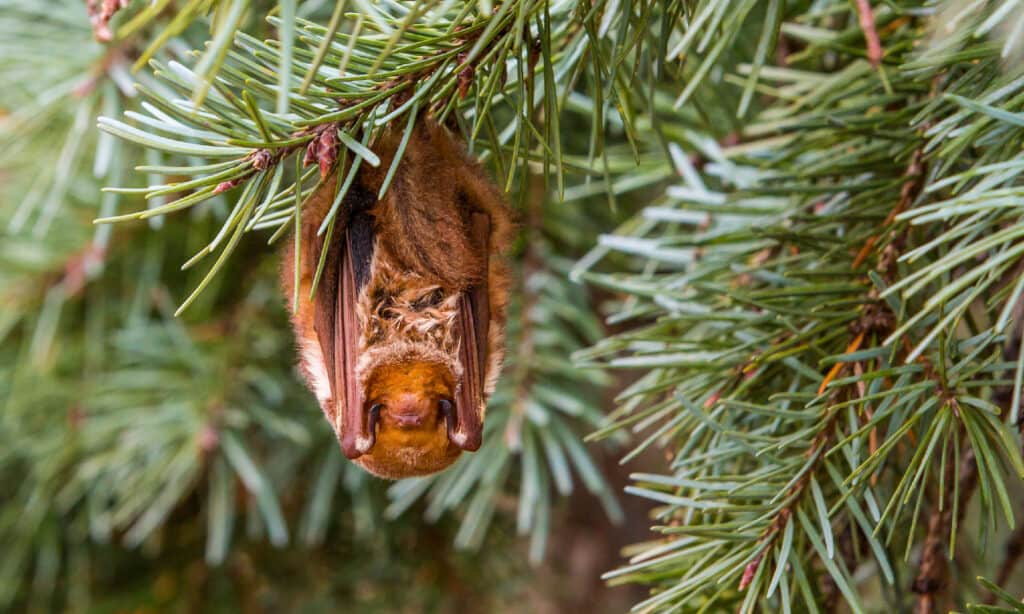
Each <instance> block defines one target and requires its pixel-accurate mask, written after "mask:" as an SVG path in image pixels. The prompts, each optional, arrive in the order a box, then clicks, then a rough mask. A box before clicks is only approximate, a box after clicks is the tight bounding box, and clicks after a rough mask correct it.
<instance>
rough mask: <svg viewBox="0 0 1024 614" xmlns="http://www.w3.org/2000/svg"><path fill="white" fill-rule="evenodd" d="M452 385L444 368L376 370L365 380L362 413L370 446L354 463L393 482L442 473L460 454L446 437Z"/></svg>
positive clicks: (411, 365)
mask: <svg viewBox="0 0 1024 614" xmlns="http://www.w3.org/2000/svg"><path fill="white" fill-rule="evenodd" d="M456 388H457V382H456V378H455V375H454V374H453V373H452V371H451V369H450V368H449V367H448V366H447V365H444V364H440V363H434V362H423V361H411V362H404V363H397V364H394V363H393V364H384V365H380V366H378V367H377V368H376V369H374V370H373V371H372V372H371V373H370V376H369V378H368V379H367V384H366V389H365V391H364V397H363V398H364V403H363V411H365V412H367V414H368V416H369V420H368V428H369V430H370V433H369V435H370V437H371V438H373V440H374V442H373V446H372V447H371V448H370V450H369V451H367V452H366V453H364V454H362V455H360V456H359V457H358V458H356V459H354V460H355V462H357V463H359V464H360V465H361V466H362V467H363V468H364V469H366V470H367V471H369V472H370V473H373V474H375V475H378V476H380V477H385V478H391V479H398V478H405V477H412V476H417V475H427V474H430V473H435V472H437V471H441V470H442V469H445V468H447V467H448V466H449V465H451V464H452V463H453V462H455V459H456V458H458V456H459V454H460V453H461V452H462V449H461V448H460V447H459V446H458V445H456V444H455V443H453V442H452V439H451V437H449V431H450V429H451V425H452V422H453V420H454V413H453V412H454V403H455V395H456Z"/></svg>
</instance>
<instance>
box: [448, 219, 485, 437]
mask: <svg viewBox="0 0 1024 614" xmlns="http://www.w3.org/2000/svg"><path fill="white" fill-rule="evenodd" d="M490 231H491V220H490V216H488V215H487V214H486V213H479V212H474V213H473V214H472V215H471V219H470V233H471V237H470V238H471V239H472V241H473V243H474V244H475V247H476V248H477V249H478V250H479V252H478V253H480V254H483V257H484V258H485V261H484V271H487V262H486V258H487V257H488V240H489V237H490ZM490 320H491V318H490V296H489V292H488V277H487V275H484V277H483V279H482V281H480V282H479V283H477V284H476V285H474V286H473V287H471V288H469V289H467V290H466V291H464V292H463V293H462V295H461V296H460V297H459V321H458V331H459V337H460V340H459V341H460V342H459V359H460V362H461V363H462V382H461V385H460V386H459V389H458V392H457V398H456V399H455V414H456V417H457V420H456V423H455V424H451V423H449V425H448V438H449V439H450V440H451V442H452V443H454V444H455V445H457V446H458V447H460V448H462V449H463V450H467V451H470V452H472V451H475V450H477V449H479V448H480V444H481V442H482V441H483V412H484V386H485V383H486V382H485V377H486V371H487V347H488V344H487V337H488V332H489V331H488V329H489V325H490Z"/></svg>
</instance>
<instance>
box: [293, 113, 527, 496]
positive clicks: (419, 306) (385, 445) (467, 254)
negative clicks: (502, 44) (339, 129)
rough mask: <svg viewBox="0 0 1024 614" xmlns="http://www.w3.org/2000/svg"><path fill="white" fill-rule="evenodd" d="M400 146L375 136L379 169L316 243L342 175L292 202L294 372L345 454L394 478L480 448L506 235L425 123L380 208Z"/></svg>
mask: <svg viewBox="0 0 1024 614" xmlns="http://www.w3.org/2000/svg"><path fill="white" fill-rule="evenodd" d="M330 136H331V137H333V133H330ZM400 141H401V134H399V133H395V132H386V133H384V134H383V135H381V136H380V137H378V139H377V140H376V142H375V143H373V144H372V145H371V148H372V149H373V151H374V153H376V154H377V155H378V157H380V159H381V162H380V164H379V166H378V167H376V168H374V167H371V166H369V165H368V164H366V163H364V164H362V165H361V166H360V167H359V169H358V170H357V173H356V175H355V179H354V181H353V183H352V185H351V186H350V188H349V190H348V191H347V192H346V194H345V196H344V199H343V200H342V203H341V207H340V209H339V210H338V213H337V217H336V221H335V227H334V229H333V232H331V233H324V235H322V236H318V235H317V231H318V229H319V228H320V226H321V223H322V222H323V220H324V219H325V217H326V215H327V213H328V211H329V210H330V207H331V205H332V203H333V201H334V199H335V195H336V193H337V180H338V179H337V177H338V173H339V172H340V171H333V172H331V173H329V174H328V176H327V177H326V178H325V179H324V181H323V182H322V183H321V185H320V187H319V188H318V189H317V190H316V191H315V192H314V193H313V194H312V195H311V196H310V197H309V198H308V199H307V200H306V202H305V203H303V205H302V211H301V224H300V228H299V232H300V233H301V241H300V243H299V247H300V253H299V254H298V257H299V275H298V283H299V302H298V306H297V308H295V309H294V311H293V313H292V324H293V326H294V328H295V334H296V336H297V338H298V345H299V353H300V366H301V370H302V372H303V374H304V376H305V379H306V381H307V383H308V385H309V387H310V389H311V390H312V391H313V392H314V393H315V394H316V397H317V399H318V401H319V402H320V406H321V408H322V409H323V412H324V416H325V417H326V418H327V421H328V422H329V423H330V424H331V426H332V427H333V428H334V431H335V434H336V435H337V437H338V440H339V442H340V444H341V449H342V451H343V452H344V453H345V456H347V457H348V458H350V459H352V460H354V461H355V462H356V463H358V464H359V465H361V466H362V467H363V468H365V469H366V470H367V471H369V472H370V473H373V474H375V475H378V476H381V477H385V478H392V479H397V478H403V477H409V476H417V475H426V474H430V473H434V472H437V471H441V470H442V469H445V468H446V467H448V466H449V465H451V464H452V463H453V462H454V461H455V459H456V458H458V456H459V455H460V454H461V453H462V451H464V450H465V451H475V450H477V449H478V448H479V447H480V444H481V441H482V438H483V420H484V413H485V409H486V403H487V399H488V397H489V396H490V394H491V392H493V390H494V386H495V383H496V381H497V378H498V373H499V371H500V369H501V362H502V358H503V355H504V336H505V317H506V307H507V303H508V286H509V282H508V272H507V269H506V266H505V262H504V259H503V254H504V252H505V250H506V248H507V247H508V245H509V243H510V242H511V239H512V236H513V232H514V229H513V223H512V219H511V216H510V213H509V210H508V208H507V207H506V205H505V204H504V202H503V200H502V196H501V193H500V192H499V191H498V189H497V188H496V187H494V186H493V185H492V184H491V183H490V181H488V179H487V177H486V175H485V174H484V172H483V170H482V169H481V168H480V167H479V166H478V164H477V163H476V162H474V161H473V160H471V159H470V158H469V157H468V156H467V154H466V153H465V152H464V150H463V148H462V146H461V144H460V143H458V142H456V141H455V140H454V139H453V137H452V136H450V135H449V134H448V133H447V131H446V129H445V128H443V127H441V126H439V125H437V124H435V123H433V122H431V121H429V120H426V119H422V118H421V119H420V120H418V124H417V125H416V127H415V128H414V130H413V133H412V134H411V135H410V136H409V141H408V143H407V145H406V147H405V150H404V153H403V155H402V156H401V160H400V162H399V165H398V167H397V169H396V172H395V174H394V177H393V178H392V181H391V183H390V184H389V186H388V188H387V190H386V193H385V195H384V196H383V197H382V198H378V196H377V195H378V193H379V191H380V188H381V185H382V184H383V182H384V180H385V174H386V172H387V169H388V168H389V167H390V166H391V161H392V160H393V159H394V157H395V155H396V151H397V150H398V148H399V143H400ZM333 143H334V141H333V138H332V140H331V141H330V143H329V145H330V146H333ZM321 146H322V145H321ZM322 170H324V169H322ZM328 234H329V235H330V238H329V242H328V244H327V246H326V249H327V254H326V260H325V264H324V268H323V271H322V273H321V277H320V280H319V283H318V284H317V287H316V290H315V294H314V295H313V298H312V300H309V296H310V291H311V288H312V287H313V280H314V277H315V274H316V268H317V264H318V262H319V259H320V254H321V249H323V248H324V239H325V237H326V236H327V235H328ZM293 241H294V238H293ZM294 251H295V250H294V243H292V244H291V245H289V246H287V247H286V248H285V250H284V254H285V256H284V258H283V261H284V263H283V264H284V266H283V270H282V286H283V290H284V295H285V297H289V298H288V303H289V305H290V306H291V305H292V300H291V299H290V297H291V296H293V294H292V293H293V291H294V290H295V287H294V284H295V273H294V266H295V262H294V258H295V256H294V255H293V254H294Z"/></svg>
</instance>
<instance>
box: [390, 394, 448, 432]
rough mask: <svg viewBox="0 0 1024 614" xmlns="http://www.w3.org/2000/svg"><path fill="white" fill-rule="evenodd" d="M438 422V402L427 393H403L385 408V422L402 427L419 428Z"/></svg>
mask: <svg viewBox="0 0 1024 614" xmlns="http://www.w3.org/2000/svg"><path fill="white" fill-rule="evenodd" d="M436 422H437V404H436V403H434V402H433V400H432V399H431V398H430V397H429V396H426V395H421V394H416V393H403V394H400V395H398V397H397V398H396V399H394V401H392V402H391V403H389V404H388V406H387V408H386V409H385V410H384V423H385V425H388V426H395V427H397V428H400V429H418V428H422V427H429V426H433V425H434V424H436Z"/></svg>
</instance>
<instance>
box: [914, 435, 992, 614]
mask: <svg viewBox="0 0 1024 614" xmlns="http://www.w3.org/2000/svg"><path fill="white" fill-rule="evenodd" d="M950 445H953V446H958V445H960V443H959V441H958V440H954V441H952V442H950ZM956 473H957V472H956V467H955V466H954V464H953V463H949V464H948V465H947V466H946V476H945V483H946V484H952V483H953V480H954V479H955V478H956ZM959 474H960V485H959V488H958V489H957V490H958V491H959V500H958V502H957V505H956V508H957V526H960V525H961V524H963V522H962V521H963V516H964V513H965V512H966V510H967V504H968V503H969V502H970V500H971V497H972V496H973V495H974V490H975V488H976V487H977V485H978V464H977V461H976V460H975V458H974V453H973V452H972V451H971V450H968V451H967V452H966V453H965V454H964V457H963V460H962V461H961V462H960V470H959ZM943 497H944V499H943V504H942V505H941V506H939V507H937V508H936V509H933V510H932V512H931V515H930V516H929V518H928V534H927V536H926V537H925V541H924V546H923V547H922V549H921V564H920V566H919V568H918V572H917V576H916V577H915V578H914V582H913V584H911V586H910V590H912V591H914V592H915V593H917V595H918V597H917V602H916V603H915V604H914V612H915V614H937V613H938V612H945V611H947V609H948V608H947V607H945V606H946V605H948V604H945V603H943V602H944V601H945V589H946V587H947V585H948V583H949V557H948V556H947V549H948V543H949V542H948V540H949V539H950V538H951V535H950V531H951V528H952V520H953V507H954V506H953V505H952V503H953V489H952V488H947V489H946V492H945V493H944V495H943Z"/></svg>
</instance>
